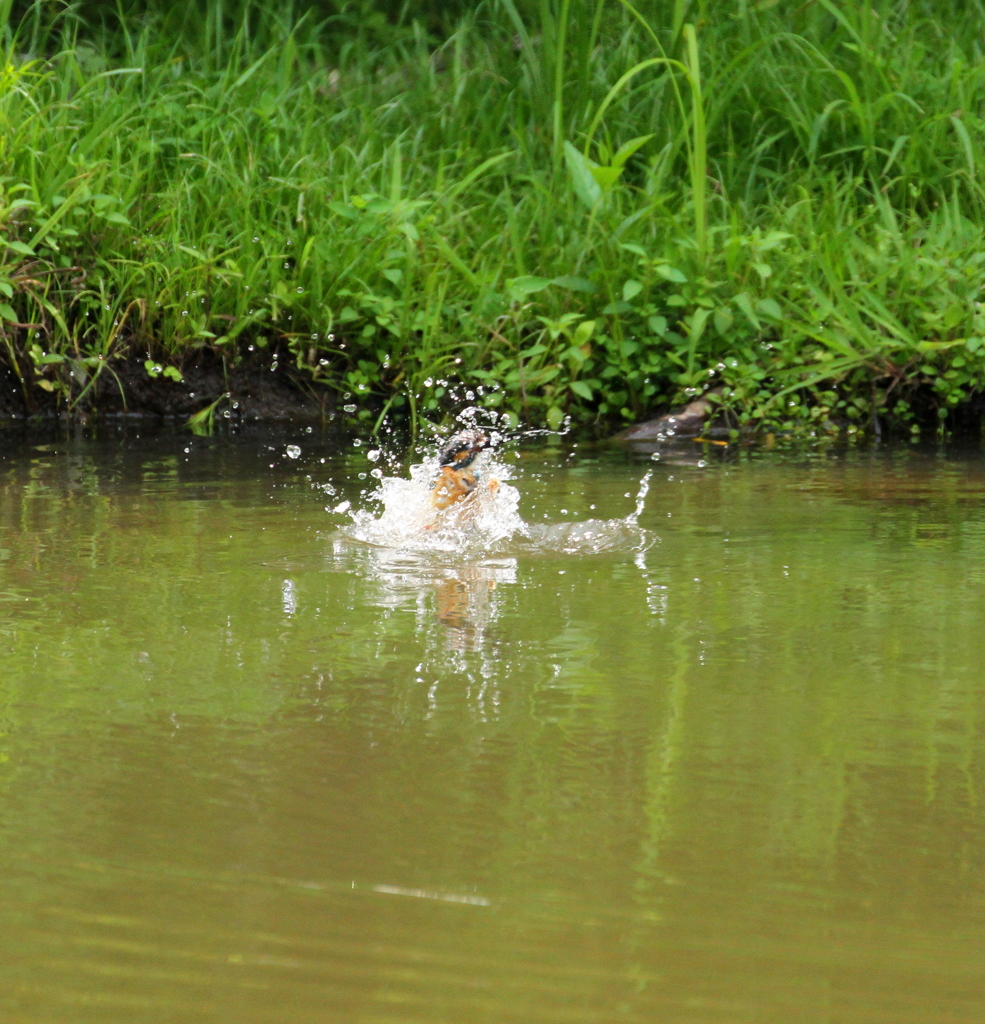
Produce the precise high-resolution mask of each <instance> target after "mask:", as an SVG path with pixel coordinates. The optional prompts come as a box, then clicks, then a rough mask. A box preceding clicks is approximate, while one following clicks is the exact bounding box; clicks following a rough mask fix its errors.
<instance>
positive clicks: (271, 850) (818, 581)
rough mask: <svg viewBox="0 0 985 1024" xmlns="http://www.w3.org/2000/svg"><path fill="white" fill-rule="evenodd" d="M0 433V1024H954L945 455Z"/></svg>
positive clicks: (960, 626)
mask: <svg viewBox="0 0 985 1024" xmlns="http://www.w3.org/2000/svg"><path fill="white" fill-rule="evenodd" d="M2 441H3V455H2V456H0V1021H2V1022H3V1024H48V1022H52V1024H54V1022H66V1024H68V1022H71V1024H76V1022H84V1024H103V1022H106V1024H109V1022H112V1024H119V1022H127V1024H130V1022H132V1024H177V1022H181V1024H185V1022H187V1024H199V1022H203V1024H204V1022H209V1024H233V1022H235V1024H239V1022H249V1024H252V1022H256V1024H268V1022H269V1024H274V1022H284V1024H309V1022H310V1024H325V1022H330V1024H335V1022H339V1024H341V1022H359V1024H403V1022H408V1024H409V1022H421V1024H425V1022H426V1024H439V1022H440V1024H446V1022H447V1024H453V1022H454V1024H458V1022H490V1024H493V1022H496V1024H500V1022H517V1024H521V1022H522V1024H541V1022H544V1024H548V1022H551V1024H553V1022H571V1024H581V1022H585V1024H589V1022H591V1024H595V1022H613V1021H627V1022H640V1024H642V1022H646V1024H652V1022H656V1021H659V1022H680V1024H705V1022H708V1024H711V1022H725V1024H746V1022H756V1024H759V1022H762V1024H788V1022H792V1021H798V1022H809V1024H822V1022H823V1024H841V1022H844V1024H876V1022H886V1024H890V1022H891V1024H909V1022H912V1024H938V1022H940V1024H943V1022H948V1024H955V1022H965V1021H967V1022H969V1024H972V1022H974V1024H980V1022H981V1021H982V1020H983V1019H985V812H983V809H982V808H983V801H985V755H983V752H982V751H983V738H985V737H983V725H985V644H983V642H982V635H983V626H985V587H983V583H985V464H983V461H982V459H981V457H980V456H979V455H978V454H977V453H972V454H965V455H956V456H954V457H950V458H949V457H945V456H942V455H939V454H935V453H927V452H917V451H912V450H889V451H878V450H877V451H874V452H872V451H870V452H853V453H848V454H823V455H813V456H810V457H808V456H803V457H793V456H788V457H779V456H772V457H771V456H763V457H750V456H746V457H737V458H736V457H730V456H726V457H717V456H716V453H714V452H712V453H700V448H699V446H697V445H695V446H694V448H695V450H696V453H694V454H691V453H688V452H687V451H686V450H685V451H684V453H683V454H681V455H679V456H672V455H667V456H665V457H664V458H662V459H660V460H659V461H655V460H653V459H651V458H649V457H647V456H646V455H634V454H632V453H624V452H619V451H612V450H602V449H588V448H573V447H561V446H554V447H550V446H547V447H543V448H540V449H538V450H523V451H519V452H509V453H506V454H504V456H503V461H504V464H507V463H508V464H509V465H510V466H511V469H510V479H509V486H510V487H513V488H515V490H516V493H517V503H516V509H515V510H516V513H517V515H518V516H519V517H520V519H521V520H522V523H523V524H524V529H525V530H526V531H527V535H526V537H522V536H516V537H513V538H508V539H507V540H505V541H502V542H500V541H497V542H495V543H490V544H488V545H484V546H483V548H482V549H481V550H476V549H470V550H464V549H463V550H458V551H457V550H440V551H432V550H416V549H413V546H411V547H409V548H401V547H400V546H397V547H393V546H390V547H386V546H381V545H376V544H372V543H366V542H365V538H363V539H360V538H359V537H358V536H354V535H353V531H354V529H355V528H354V526H353V521H352V519H351V514H350V513H351V511H353V510H355V511H356V513H357V515H358V514H359V513H360V512H363V511H365V510H366V509H372V508H373V506H372V503H371V501H370V498H369V497H368V496H367V493H366V492H367V491H368V490H371V489H372V487H373V486H375V481H374V480H373V478H372V476H371V475H370V474H371V473H372V470H373V467H374V465H376V464H375V463H374V462H373V461H372V459H368V458H367V446H366V445H363V446H362V447H359V448H355V447H353V448H348V449H345V450H343V451H340V450H339V449H338V448H337V447H335V446H333V444H332V443H331V441H330V439H326V438H321V437H320V436H319V435H317V434H304V433H298V434H295V435H291V436H290V437H287V436H286V435H262V436H258V437H253V438H246V437H241V438H235V437H231V438H214V439H204V438H192V439H189V438H187V437H178V436H167V435H159V436H156V437H150V438H141V437H139V436H135V435H133V434H130V435H120V436H113V437H109V438H107V439H105V440H99V439H98V438H96V439H92V438H90V439H64V438H61V439H59V438H56V439H50V438H49V439H46V440H45V441H43V442H39V441H37V440H33V441H32V440H31V439H23V438H15V437H12V436H5V437H3V438H2ZM699 453H700V454H699ZM399 468H400V467H392V471H393V472H394V473H396V471H397V469H399ZM390 471H391V470H388V472H390ZM647 472H649V473H650V476H649V478H648V487H649V493H648V494H645V496H644V497H645V500H643V501H642V510H641V511H640V512H639V515H638V516H637V517H636V518H635V519H634V518H632V517H633V515H634V511H635V509H636V502H637V499H638V497H639V495H640V491H641V488H640V485H641V481H643V480H644V479H646V474H647ZM361 476H362V478H360V477H361ZM644 489H645V488H644ZM346 502H349V506H348V511H346V510H345V508H344V506H345V503H346ZM340 508H342V509H343V511H331V510H332V509H340ZM373 514H374V515H375V514H376V513H375V512H374V513H373ZM627 517H628V518H627ZM589 521H591V522H599V523H608V524H613V523H617V524H618V523H622V524H624V527H625V529H624V533H623V534H620V535H619V536H617V537H616V539H615V541H613V543H611V544H608V545H607V546H604V549H603V550H597V551H596V550H589V548H590V545H589V546H588V547H586V546H585V545H584V544H581V543H580V541H579V543H570V541H571V538H572V537H575V538H576V539H577V538H579V537H581V538H583V535H584V533H585V529H584V527H583V526H579V524H584V523H586V522H589ZM535 526H536V527H537V529H534V527H535ZM579 530H580V531H581V532H580V533H579V532H578V531H579ZM593 532H594V531H593ZM608 536H610V537H611V536H612V534H611V531H610V534H609V535H608ZM559 537H560V538H561V540H559V539H558V538H559ZM565 538H567V539H565Z"/></svg>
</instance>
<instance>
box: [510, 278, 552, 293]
mask: <svg viewBox="0 0 985 1024" xmlns="http://www.w3.org/2000/svg"><path fill="white" fill-rule="evenodd" d="M550 283H551V281H550V278H547V277H534V276H533V275H531V274H524V275H523V276H522V277H514V278H512V279H511V280H509V281H507V282H506V287H507V288H509V290H510V292H511V293H512V294H513V295H514V296H516V297H517V298H520V299H522V298H523V297H524V296H526V295H533V293H534V292H541V291H543V290H544V289H545V288H546V287H547V286H548V285H549V284H550Z"/></svg>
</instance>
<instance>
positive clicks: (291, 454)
mask: <svg viewBox="0 0 985 1024" xmlns="http://www.w3.org/2000/svg"><path fill="white" fill-rule="evenodd" d="M286 455H287V457H288V458H289V459H297V458H300V456H301V449H300V448H299V447H298V446H297V445H296V444H289V445H288V446H287V448H286Z"/></svg>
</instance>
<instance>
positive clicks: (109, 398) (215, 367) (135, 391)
mask: <svg viewBox="0 0 985 1024" xmlns="http://www.w3.org/2000/svg"><path fill="white" fill-rule="evenodd" d="M272 367H276V368H272ZM60 372H61V374H62V378H61V379H62V380H63V381H66V382H67V383H70V384H71V385H72V388H73V393H74V395H75V396H79V395H80V394H81V393H82V391H83V389H84V385H85V383H89V381H88V380H84V381H82V382H80V380H79V379H77V378H70V377H68V373H69V371H68V370H67V369H61V370H60ZM85 372H86V371H85V370H82V373H85ZM181 373H182V375H183V377H184V380H183V381H181V382H177V381H174V380H171V379H170V378H168V377H165V376H163V375H161V376H158V377H151V376H150V375H149V374H148V372H147V369H146V368H145V366H144V357H143V356H142V355H141V356H131V357H130V358H127V359H126V360H122V359H120V360H114V361H113V362H112V363H111V364H109V365H108V366H107V367H106V368H105V369H103V371H102V372H101V373H100V374H99V376H98V378H97V379H96V381H95V383H94V384H93V385H92V386H91V387H90V388H89V390H88V391H87V392H86V393H85V394H84V395H82V397H81V401H78V402H77V404H75V405H74V407H73V408H72V409H71V411H70V410H69V408H68V403H67V400H66V396H65V394H64V393H61V394H59V393H51V392H49V391H46V390H44V389H43V388H42V387H41V386H39V385H38V383H37V381H35V382H34V383H32V384H31V385H30V386H28V387H27V388H25V387H24V386H23V384H22V383H21V381H20V379H19V378H18V376H17V375H16V374H15V373H14V371H13V369H12V368H11V366H10V365H9V364H8V363H6V362H4V361H2V360H0V419H15V420H18V419H26V418H32V419H34V418H36V419H53V418H68V419H82V420H86V419H91V418H93V417H97V418H98V417H100V416H108V417H117V416H133V417H141V418H154V419H161V420H166V419H176V420H187V419H188V418H189V417H190V416H192V415H193V414H195V413H197V412H200V411H201V410H203V409H205V408H206V407H208V406H209V405H211V404H212V403H213V402H215V401H216V400H218V399H222V401H220V403H219V405H218V406H217V407H216V409H215V415H216V417H224V416H225V414H226V412H227V411H228V412H229V414H230V416H229V417H228V418H233V419H237V420H239V421H242V422H257V421H264V422H273V421H298V420H303V421H317V420H322V419H327V418H330V416H331V414H332V413H334V411H335V403H336V399H337V393H336V392H335V391H334V390H332V389H330V388H328V387H325V386H324V385H318V384H315V383H314V382H312V380H311V378H310V376H307V377H306V376H305V375H304V374H302V373H300V372H299V371H297V370H296V369H295V368H294V367H293V365H292V364H291V363H290V362H289V361H288V357H287V355H286V353H285V354H284V355H283V357H282V358H280V359H274V358H272V353H271V351H270V350H269V349H267V350H265V351H259V352H257V353H256V354H255V355H245V356H241V357H239V358H237V359H236V360H235V361H231V360H230V361H228V362H225V361H224V360H223V358H222V357H221V356H220V355H218V354H216V353H214V352H209V351H206V350H203V351H202V352H201V353H199V354H198V355H197V356H196V357H195V358H194V359H190V360H188V361H187V362H186V363H185V364H184V365H183V366H182V367H181ZM48 379H52V378H51V377H50V376H49V378H48ZM226 396H227V397H226Z"/></svg>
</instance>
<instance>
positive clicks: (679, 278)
mask: <svg viewBox="0 0 985 1024" xmlns="http://www.w3.org/2000/svg"><path fill="white" fill-rule="evenodd" d="M656 271H657V273H658V274H659V275H660V276H661V277H662V278H664V280H666V281H673V282H674V284H684V283H685V282H686V281H687V278H686V277H685V276H684V275H683V274H682V273H681V272H680V271H679V270H678V269H677V267H672V266H671V265H670V264H669V263H661V264H660V265H659V266H658V267H657V268H656Z"/></svg>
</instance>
